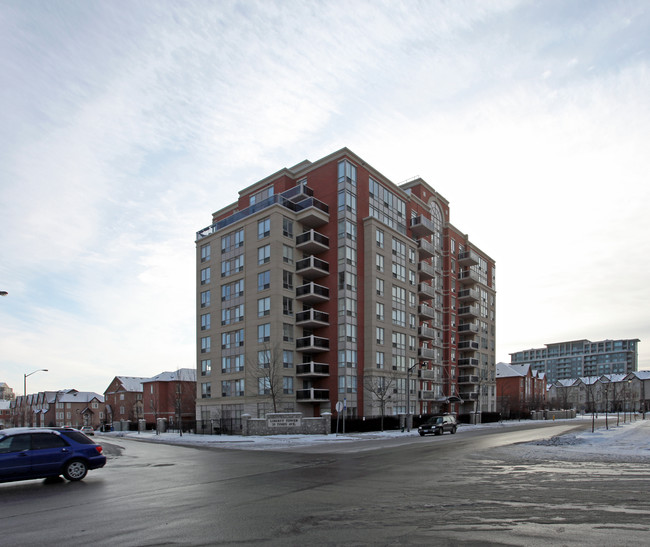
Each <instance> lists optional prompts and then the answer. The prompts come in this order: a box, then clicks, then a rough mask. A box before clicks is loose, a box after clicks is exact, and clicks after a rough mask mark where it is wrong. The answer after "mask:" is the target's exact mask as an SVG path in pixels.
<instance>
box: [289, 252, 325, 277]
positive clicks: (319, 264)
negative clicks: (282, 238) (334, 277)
mask: <svg viewBox="0 0 650 547" xmlns="http://www.w3.org/2000/svg"><path fill="white" fill-rule="evenodd" d="M296 273H297V274H298V275H301V276H302V278H303V279H309V280H312V279H318V278H319V277H325V276H326V275H327V274H329V273H330V265H329V263H327V262H325V261H324V260H321V259H320V258H316V257H315V256H313V255H312V256H309V257H307V258H303V259H302V260H298V261H297V262H296Z"/></svg>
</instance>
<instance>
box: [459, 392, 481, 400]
mask: <svg viewBox="0 0 650 547" xmlns="http://www.w3.org/2000/svg"><path fill="white" fill-rule="evenodd" d="M459 395H460V398H461V399H463V401H478V391H467V392H465V393H464V392H462V391H461V392H460V394H459Z"/></svg>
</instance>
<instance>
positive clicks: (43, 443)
mask: <svg viewBox="0 0 650 547" xmlns="http://www.w3.org/2000/svg"><path fill="white" fill-rule="evenodd" d="M70 454H71V451H70V445H69V444H68V443H67V442H66V441H65V440H64V439H63V437H61V436H60V435H57V434H56V433H32V449H31V460H32V474H33V475H34V476H37V477H42V476H45V475H58V474H60V472H61V468H62V467H63V462H64V461H65V460H66V459H67V458H69V457H70Z"/></svg>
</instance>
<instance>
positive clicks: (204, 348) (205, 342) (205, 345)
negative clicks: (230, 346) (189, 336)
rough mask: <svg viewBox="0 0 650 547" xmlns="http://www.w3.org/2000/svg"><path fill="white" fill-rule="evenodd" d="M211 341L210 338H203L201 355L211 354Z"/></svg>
mask: <svg viewBox="0 0 650 547" xmlns="http://www.w3.org/2000/svg"><path fill="white" fill-rule="evenodd" d="M210 343H211V339H210V337H209V336H204V337H203V338H201V353H210Z"/></svg>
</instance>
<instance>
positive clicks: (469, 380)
mask: <svg viewBox="0 0 650 547" xmlns="http://www.w3.org/2000/svg"><path fill="white" fill-rule="evenodd" d="M458 383H459V384H478V376H474V375H470V376H459V377H458Z"/></svg>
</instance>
